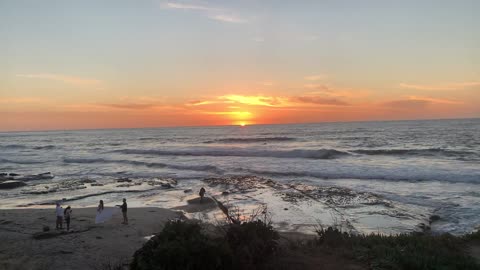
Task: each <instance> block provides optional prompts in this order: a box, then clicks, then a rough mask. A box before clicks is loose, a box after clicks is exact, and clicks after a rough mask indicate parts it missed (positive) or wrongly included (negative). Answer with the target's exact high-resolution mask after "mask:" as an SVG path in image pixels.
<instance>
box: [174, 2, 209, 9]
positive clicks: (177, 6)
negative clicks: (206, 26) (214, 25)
mask: <svg viewBox="0 0 480 270" xmlns="http://www.w3.org/2000/svg"><path fill="white" fill-rule="evenodd" d="M165 7H166V8H171V9H191V10H205V11H215V10H218V9H215V8H211V7H207V6H198V5H190V4H182V3H174V2H167V3H165Z"/></svg>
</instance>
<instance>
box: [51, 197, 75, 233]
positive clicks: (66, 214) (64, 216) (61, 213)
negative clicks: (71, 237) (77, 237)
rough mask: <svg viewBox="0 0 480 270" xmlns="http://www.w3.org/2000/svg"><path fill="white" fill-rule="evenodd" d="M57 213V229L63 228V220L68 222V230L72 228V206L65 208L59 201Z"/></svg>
mask: <svg viewBox="0 0 480 270" xmlns="http://www.w3.org/2000/svg"><path fill="white" fill-rule="evenodd" d="M55 213H56V215H57V224H56V229H57V230H61V229H63V221H64V220H65V223H66V224H67V231H69V230H70V216H71V215H72V208H71V207H70V205H69V206H67V208H65V209H63V208H62V206H61V205H60V203H59V202H57V208H56V209H55Z"/></svg>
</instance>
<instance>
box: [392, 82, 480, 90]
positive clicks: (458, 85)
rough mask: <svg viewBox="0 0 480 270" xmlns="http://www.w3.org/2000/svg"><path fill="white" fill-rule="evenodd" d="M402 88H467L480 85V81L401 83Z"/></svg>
mask: <svg viewBox="0 0 480 270" xmlns="http://www.w3.org/2000/svg"><path fill="white" fill-rule="evenodd" d="M399 86H400V87H401V88H407V89H416V90H425V91H437V90H440V91H441V90H461V89H465V88H470V87H475V86H480V82H460V83H448V84H437V85H425V84H408V83H401V84H399Z"/></svg>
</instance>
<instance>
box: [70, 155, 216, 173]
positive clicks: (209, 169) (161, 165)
mask: <svg viewBox="0 0 480 270" xmlns="http://www.w3.org/2000/svg"><path fill="white" fill-rule="evenodd" d="M63 162H65V163H81V164H95V163H102V164H108V163H114V164H127V165H134V166H145V167H148V168H169V169H175V170H187V171H202V172H215V173H222V170H220V169H219V168H217V167H215V166H212V165H177V164H166V163H158V162H144V161H136V160H112V159H103V158H64V159H63Z"/></svg>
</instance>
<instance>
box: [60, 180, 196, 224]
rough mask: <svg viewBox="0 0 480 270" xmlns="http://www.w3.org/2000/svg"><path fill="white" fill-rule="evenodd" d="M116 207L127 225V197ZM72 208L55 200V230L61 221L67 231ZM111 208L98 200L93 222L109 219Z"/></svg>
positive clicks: (111, 213) (111, 212)
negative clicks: (106, 207)
mask: <svg viewBox="0 0 480 270" xmlns="http://www.w3.org/2000/svg"><path fill="white" fill-rule="evenodd" d="M205 192H206V191H205V188H203V187H202V188H201V189H200V192H199V194H198V195H200V203H202V202H203V198H204V196H205ZM116 206H117V207H120V209H121V210H122V215H123V222H122V224H125V225H127V224H128V216H127V209H128V207H127V199H125V198H124V199H123V203H122V204H120V205H116ZM72 212H73V211H72V208H71V207H70V205H69V206H67V208H65V209H63V208H62V206H61V205H60V202H57V207H56V210H55V213H56V215H57V224H56V229H57V230H62V229H63V222H64V221H65V223H66V224H67V231H69V230H70V218H71V215H72ZM113 212H114V211H113V209H105V207H104V205H103V200H100V202H99V203H98V207H97V215H96V217H95V223H103V222H105V221H107V220H108V219H110V218H111V217H112V215H113Z"/></svg>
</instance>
